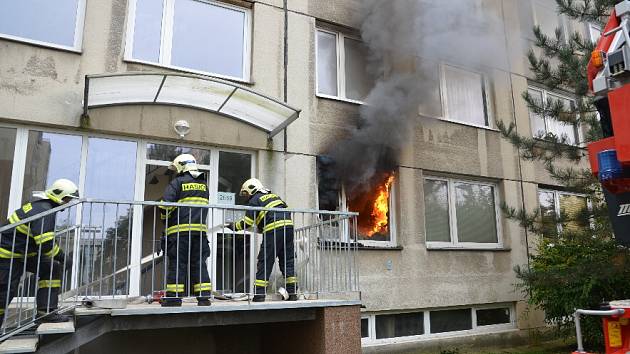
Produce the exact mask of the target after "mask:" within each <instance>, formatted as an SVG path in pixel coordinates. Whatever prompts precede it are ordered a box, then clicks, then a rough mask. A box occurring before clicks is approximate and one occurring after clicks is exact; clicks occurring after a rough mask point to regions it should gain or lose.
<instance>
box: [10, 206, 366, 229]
mask: <svg viewBox="0 0 630 354" xmlns="http://www.w3.org/2000/svg"><path fill="white" fill-rule="evenodd" d="M85 203H91V204H126V205H147V206H174V207H188V208H204V209H226V210H239V211H248V210H249V211H256V212H257V211H272V212H285V213H298V214H299V213H317V214H321V215H336V216H346V217H351V216H358V215H359V213H357V212H352V211H329V210H317V209H296V208H264V207H252V206H246V205H225V204H207V205H200V204H187V203H173V202H156V201H145V200H108V199H92V198H82V199H75V200H73V201H71V202H69V203H68V204H63V205H60V206H58V207H55V208H53V209H50V210H47V211H45V212H42V213H39V214H37V215H33V216H31V217H28V218H26V219H23V220H20V221H18V222H16V223H13V224H9V225H5V226H2V227H0V233H2V232H4V231H7V230H11V229H13V228H15V227H16V226H19V225H23V224H28V223H30V222H32V221H34V220H37V219H39V218H42V217H45V216H48V215H51V214H54V213H57V212H60V211H63V210H65V209H69V208H71V207H73V206H75V205H78V204H85Z"/></svg>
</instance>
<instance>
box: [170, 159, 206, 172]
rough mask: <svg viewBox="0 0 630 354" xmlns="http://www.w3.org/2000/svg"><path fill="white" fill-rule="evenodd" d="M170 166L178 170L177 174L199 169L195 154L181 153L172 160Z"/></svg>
mask: <svg viewBox="0 0 630 354" xmlns="http://www.w3.org/2000/svg"><path fill="white" fill-rule="evenodd" d="M168 168H169V169H171V170H175V171H177V174H180V173H184V172H190V171H199V167H198V166H197V160H196V159H195V157H194V156H193V155H190V154H181V155H179V156H177V157H176V158H175V160H173V162H171V165H170V166H169V167H168Z"/></svg>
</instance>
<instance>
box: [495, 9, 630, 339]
mask: <svg viewBox="0 0 630 354" xmlns="http://www.w3.org/2000/svg"><path fill="white" fill-rule="evenodd" d="M618 2H619V0H556V3H557V10H558V15H559V16H561V15H564V16H566V17H567V18H569V19H573V20H578V21H580V22H582V23H587V22H589V23H596V24H599V25H601V27H602V28H603V27H604V25H605V21H607V19H608V16H609V15H610V13H611V11H612V9H613V8H614V5H615V4H616V3H618ZM533 33H534V36H535V43H534V47H535V48H532V49H531V50H530V51H529V53H528V56H527V58H528V60H529V65H530V69H531V74H532V76H531V77H530V79H531V80H533V81H534V82H536V83H537V84H539V85H543V86H544V87H545V88H546V89H547V90H548V91H560V92H565V93H568V95H570V96H572V97H573V98H574V99H575V104H574V105H572V106H571V107H567V105H566V104H565V103H563V102H562V101H561V100H557V99H548V100H546V101H544V102H543V101H541V100H540V99H537V98H536V97H534V96H533V95H531V94H530V93H528V92H524V93H523V95H522V97H523V99H524V100H525V102H526V103H527V106H528V107H529V110H530V112H531V113H532V114H537V115H540V116H544V117H545V118H546V119H547V120H548V121H551V122H554V124H558V123H559V124H563V125H565V126H571V125H576V126H578V127H580V128H581V129H582V131H583V132H584V134H582V137H583V139H582V140H583V141H581V142H579V143H578V144H571V142H572V140H571V139H570V138H569V137H568V136H567V135H555V134H553V133H545V134H541V135H539V136H535V137H531V136H527V135H522V134H519V133H518V132H517V130H516V126H515V125H514V124H513V123H512V124H510V125H506V124H503V123H502V122H501V121H498V122H497V125H498V127H499V129H500V131H501V133H502V135H503V137H504V138H505V139H508V140H509V141H510V142H511V143H512V144H513V145H514V146H515V147H516V148H517V149H518V151H519V155H520V156H521V158H522V159H523V160H526V161H531V162H537V163H541V164H542V165H543V166H544V167H545V169H546V170H547V172H548V173H549V176H550V177H551V178H552V179H553V180H554V181H556V182H557V184H558V185H560V186H562V187H563V189H564V190H566V191H570V192H575V193H580V194H584V195H586V196H587V197H588V200H589V201H590V203H589V204H590V205H589V207H586V208H584V209H583V210H581V211H579V212H574V211H572V212H571V213H561V214H560V215H551V220H550V217H549V215H543V214H542V213H541V212H540V210H534V211H526V210H519V209H517V208H514V207H512V206H508V205H503V210H504V213H505V214H506V215H507V217H508V218H510V219H513V220H516V221H518V222H519V223H520V225H521V226H522V227H524V228H525V229H527V232H529V233H532V234H536V235H539V237H537V238H536V240H537V242H536V250H535V252H534V254H533V255H531V256H530V262H529V265H528V266H522V267H517V268H516V269H515V271H516V273H517V277H518V279H519V281H520V283H519V284H518V287H519V288H520V289H521V290H522V291H523V293H524V294H525V295H527V296H528V300H529V302H530V304H532V305H534V306H536V307H538V308H540V309H542V310H543V311H545V318H546V320H547V322H548V323H550V324H554V325H556V326H557V328H558V329H559V330H560V331H561V332H562V333H564V334H566V335H570V334H572V333H573V326H572V325H573V323H572V317H571V314H572V313H573V312H574V310H575V309H576V308H593V307H597V306H598V305H599V304H600V303H601V302H602V301H605V300H615V299H625V298H628V297H630V288H629V287H628V286H627V284H630V267H629V265H630V252H629V251H628V249H627V248H624V247H620V246H617V244H616V243H615V241H614V238H613V233H612V228H611V225H610V221H609V218H608V211H607V208H606V204H605V202H604V200H603V194H602V189H601V185H600V184H599V182H598V180H597V179H596V178H595V177H594V176H593V175H592V173H591V170H590V169H588V168H582V167H580V166H584V163H583V162H584V161H586V160H587V159H588V157H587V153H586V150H585V149H584V148H583V146H585V145H586V144H587V143H589V142H591V141H595V140H598V139H601V138H602V129H601V127H600V124H599V121H598V118H597V114H596V109H595V107H594V105H593V99H594V97H593V96H592V95H591V94H589V89H588V80H587V76H586V67H587V64H588V61H589V59H590V54H591V52H592V50H593V49H594V44H593V43H591V41H590V39H589V38H584V36H583V35H581V34H580V33H577V32H575V33H566V34H565V33H563V31H561V30H560V29H557V30H556V31H555V36H548V35H546V34H545V33H543V31H542V30H541V29H540V28H539V27H534V29H533ZM580 146H582V147H580ZM566 161H569V162H573V163H571V164H568V165H569V166H570V167H560V166H566V165H567V164H566ZM563 162H565V163H563ZM550 224H551V227H550ZM558 224H559V225H561V227H556V225H558ZM543 235H544V236H543ZM584 333H585V338H586V340H587V342H588V343H590V344H591V346H601V345H602V343H603V336H602V333H601V324H600V322H599V319H596V318H589V319H586V321H585V323H584Z"/></svg>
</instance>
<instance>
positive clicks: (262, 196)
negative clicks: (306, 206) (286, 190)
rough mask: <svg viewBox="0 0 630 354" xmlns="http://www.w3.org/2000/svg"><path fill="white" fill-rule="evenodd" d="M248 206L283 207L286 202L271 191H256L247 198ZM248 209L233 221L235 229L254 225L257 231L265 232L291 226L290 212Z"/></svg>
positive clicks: (285, 205) (285, 206)
mask: <svg viewBox="0 0 630 354" xmlns="http://www.w3.org/2000/svg"><path fill="white" fill-rule="evenodd" d="M247 205H248V206H252V207H263V208H265V209H285V208H287V207H288V206H287V204H286V203H285V202H284V201H283V200H282V199H280V197H279V196H277V195H276V194H273V193H256V194H254V195H253V196H252V197H251V198H249V202H248V203H247ZM265 209H263V210H256V211H254V210H248V211H247V213H245V216H244V217H243V218H242V219H240V220H239V221H237V222H236V223H234V227H235V229H236V230H237V231H240V230H244V229H246V228H248V227H252V226H254V225H256V227H257V228H258V230H259V231H261V232H263V233H265V232H270V231H273V230H275V229H278V228H281V227H286V226H293V221H292V220H291V213H289V212H283V211H269V210H265Z"/></svg>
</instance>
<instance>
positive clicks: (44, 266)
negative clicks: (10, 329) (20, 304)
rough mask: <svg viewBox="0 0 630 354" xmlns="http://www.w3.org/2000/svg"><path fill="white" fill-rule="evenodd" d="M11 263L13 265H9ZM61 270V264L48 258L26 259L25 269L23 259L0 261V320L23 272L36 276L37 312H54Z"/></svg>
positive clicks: (34, 257) (59, 287)
mask: <svg viewBox="0 0 630 354" xmlns="http://www.w3.org/2000/svg"><path fill="white" fill-rule="evenodd" d="M38 260H39V262H38ZM12 262H13V265H11V263H12ZM38 263H39V264H38ZM62 269H63V265H62V264H61V263H59V262H58V261H55V260H53V259H51V258H48V257H41V258H40V257H38V256H32V257H28V258H27V259H26V267H25V264H24V259H18V258H12V259H0V315H2V317H0V318H2V319H3V318H4V316H3V315H4V309H5V307H6V306H7V305H8V304H10V303H11V300H13V297H15V294H16V292H17V289H18V284H19V282H20V278H21V277H22V274H24V270H26V271H27V272H30V273H33V274H37V278H38V282H37V310H39V311H45V312H48V311H51V310H56V309H57V306H58V304H59V290H60V289H61V274H62ZM25 296H28V295H25Z"/></svg>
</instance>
